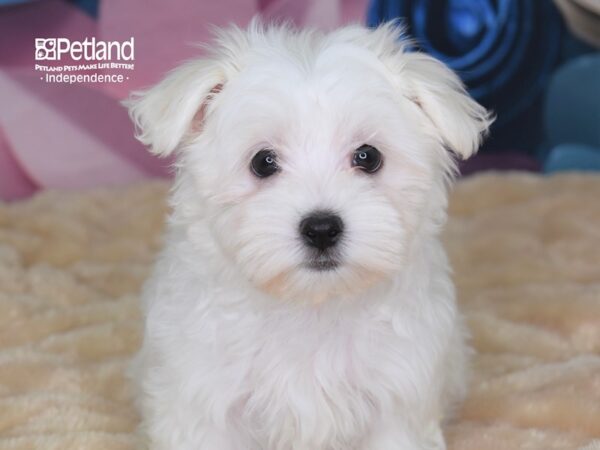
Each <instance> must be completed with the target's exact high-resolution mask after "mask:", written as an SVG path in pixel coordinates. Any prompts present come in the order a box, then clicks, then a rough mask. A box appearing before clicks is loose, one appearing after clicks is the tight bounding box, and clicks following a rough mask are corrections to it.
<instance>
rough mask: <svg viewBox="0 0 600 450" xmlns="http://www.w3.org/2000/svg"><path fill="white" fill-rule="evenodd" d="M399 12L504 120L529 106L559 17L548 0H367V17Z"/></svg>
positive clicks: (424, 46)
mask: <svg viewBox="0 0 600 450" xmlns="http://www.w3.org/2000/svg"><path fill="white" fill-rule="evenodd" d="M397 18H401V19H403V22H402V23H404V25H406V26H407V29H408V33H409V35H410V36H411V37H413V38H415V39H416V41H417V44H418V47H419V49H421V50H423V51H426V52H428V53H429V54H431V55H432V56H435V57H436V58H438V59H440V60H442V61H444V62H445V63H446V64H448V65H449V66H450V67H451V68H452V69H454V70H455V71H456V72H457V73H458V74H459V75H460V76H461V78H462V79H463V81H464V82H465V83H466V85H467V87H468V88H469V92H470V93H471V95H472V96H473V97H474V98H475V99H477V100H478V101H479V102H480V103H482V104H483V105H484V106H486V107H488V108H491V109H493V110H494V111H495V112H496V114H497V116H498V119H497V122H496V124H495V129H496V130H498V129H501V128H502V127H507V126H508V125H509V124H510V123H511V122H513V121H515V120H516V119H517V118H518V116H519V115H520V114H522V113H523V112H524V111H525V110H526V109H527V108H529V107H531V106H532V105H533V104H534V103H535V101H536V100H537V99H538V98H539V95H540V93H541V92H542V90H543V88H544V87H545V86H546V84H547V82H548V80H549V76H550V74H551V71H552V69H553V68H554V66H555V65H556V63H557V61H558V57H559V54H560V43H561V35H562V30H563V26H562V21H561V18H560V16H559V14H558V12H557V10H556V8H555V6H554V4H553V2H551V1H548V0H543V1H538V0H372V1H371V3H370V6H369V9H368V12H367V23H368V25H369V26H376V25H378V24H379V23H382V22H386V21H389V20H392V19H397Z"/></svg>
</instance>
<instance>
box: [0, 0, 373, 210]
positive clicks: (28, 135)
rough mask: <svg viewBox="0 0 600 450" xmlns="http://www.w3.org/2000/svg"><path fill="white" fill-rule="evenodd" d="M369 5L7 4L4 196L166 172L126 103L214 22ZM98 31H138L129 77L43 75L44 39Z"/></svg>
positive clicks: (232, 0) (2, 22) (119, 36)
mask: <svg viewBox="0 0 600 450" xmlns="http://www.w3.org/2000/svg"><path fill="white" fill-rule="evenodd" d="M366 7H367V0H307V1H299V0H219V1H216V2H208V1H200V2H199V1H197V0H174V1H169V2H165V1H162V0H127V1H123V0H102V1H101V2H100V13H99V18H98V20H97V21H96V20H94V19H92V18H90V17H89V16H87V15H86V14H85V13H83V12H82V11H80V10H79V9H78V8H76V7H74V6H73V5H72V4H70V3H68V2H65V1H61V0H47V1H44V2H32V3H27V4H24V5H19V6H12V7H4V8H0V99H1V101H0V198H2V199H8V200H11V199H17V198H22V197H24V196H27V195H30V194H31V193H33V192H35V190H37V189H43V188H62V189H77V188H84V187H93V186H98V185H110V184H123V183H130V182H133V181H136V180H140V179H143V178H146V177H153V176H166V175H167V174H168V170H167V162H165V161H164V160H159V159H157V158H154V157H152V156H150V155H149V154H148V153H147V152H146V150H145V149H144V148H143V147H142V146H141V144H139V143H138V142H137V141H135V139H133V127H132V125H131V123H130V121H129V119H128V117H127V114H126V111H125V110H124V108H123V107H122V106H121V105H120V103H119V101H120V100H121V99H123V98H125V97H126V96H127V95H128V93H129V92H130V91H131V90H133V89H138V88H141V87H145V86H148V85H151V84H153V83H155V82H156V81H158V80H159V79H160V78H161V77H162V76H163V75H164V73H165V72H166V71H168V70H170V69H171V68H173V67H174V66H176V65H177V64H179V63H180V62H181V61H183V60H185V59H188V58H191V57H194V56H197V55H198V54H199V53H200V50H198V48H197V47H194V46H193V45H192V44H194V43H199V42H205V41H207V40H208V39H210V25H217V26H219V25H227V24H229V23H236V24H238V25H240V26H244V25H245V24H246V23H247V22H248V21H249V20H250V19H251V18H252V17H253V16H254V15H256V14H262V15H263V16H264V17H265V19H267V20H269V19H286V20H292V21H293V22H295V23H296V24H298V25H300V26H315V27H320V28H324V29H328V28H333V27H336V26H339V25H341V24H343V23H346V22H361V21H362V20H363V16H364V12H365V11H366ZM92 36H95V37H97V38H99V39H105V40H124V39H129V38H131V37H134V38H135V70H134V71H132V72H129V73H128V75H129V79H127V80H126V81H125V82H123V83H122V84H90V85H82V84H79V85H75V84H70V85H66V84H49V83H45V82H44V81H42V80H40V76H41V74H40V73H39V72H36V71H34V64H35V61H34V52H33V50H34V45H33V43H34V39H35V38H36V37H37V38H40V37H46V38H47V37H66V38H70V39H72V40H74V39H77V40H83V39H84V38H85V37H92ZM63 63H66V64H68V63H69V62H64V61H63ZM73 63H76V62H73ZM44 64H46V65H50V64H52V63H49V62H44ZM55 64H61V63H55Z"/></svg>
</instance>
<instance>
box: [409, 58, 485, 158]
mask: <svg viewBox="0 0 600 450" xmlns="http://www.w3.org/2000/svg"><path fill="white" fill-rule="evenodd" d="M403 59H404V64H403V68H402V74H403V81H404V82H406V84H407V87H408V90H409V92H408V93H407V95H408V96H409V98H410V99H411V100H412V101H414V102H415V103H416V104H417V105H418V106H419V107H420V108H421V109H422V110H423V111H424V113H425V114H426V115H427V116H428V117H429V119H430V120H431V122H432V123H433V125H434V126H435V127H436V129H437V132H438V134H439V136H440V139H441V141H442V142H443V143H444V145H446V146H447V147H449V148H450V149H451V150H452V151H453V152H454V153H455V154H457V155H458V156H459V157H460V158H462V159H467V158H469V157H470V156H472V155H473V154H474V153H475V152H476V151H477V149H478V148H479V145H480V144H481V141H482V139H483V137H484V136H485V135H486V134H487V131H488V128H489V126H490V125H491V124H492V122H493V121H494V117H493V116H492V115H491V114H490V113H489V112H488V111H487V110H486V109H485V108H484V107H483V106H481V105H480V104H479V103H477V102H476V101H475V100H473V99H472V98H471V97H470V96H469V94H468V93H467V92H466V90H465V87H464V85H463V84H462V82H461V80H460V79H459V78H458V76H457V75H456V74H455V73H454V72H453V71H452V70H450V69H449V68H448V67H446V66H445V65H444V64H442V63H441V62H440V61H438V60H436V59H434V58H432V57H430V56H428V55H426V54H424V53H418V52H414V53H404V54H403Z"/></svg>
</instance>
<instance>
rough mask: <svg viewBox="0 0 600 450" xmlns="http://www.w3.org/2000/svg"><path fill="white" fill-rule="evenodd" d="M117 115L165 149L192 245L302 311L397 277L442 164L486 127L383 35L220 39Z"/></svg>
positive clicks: (439, 191)
mask: <svg viewBox="0 0 600 450" xmlns="http://www.w3.org/2000/svg"><path fill="white" fill-rule="evenodd" d="M129 107H130V112H131V116H132V117H133V120H134V121H135V123H136V125H137V128H138V138H139V139H140V140H141V141H142V142H143V143H145V144H146V145H148V146H149V147H150V149H151V151H152V152H154V153H156V154H158V155H169V154H170V153H172V152H174V151H176V152H177V155H178V156H177V157H178V163H177V166H178V168H179V183H178V188H177V190H176V192H175V199H174V204H175V209H176V212H175V215H176V217H179V220H181V221H183V222H184V223H187V224H188V225H189V227H190V230H192V231H190V233H189V236H190V239H191V240H192V242H191V244H192V245H198V246H202V245H206V241H207V240H208V241H210V242H211V243H216V244H217V248H218V249H219V250H218V251H219V252H220V253H221V254H222V255H224V256H225V258H227V261H228V263H229V264H231V266H232V267H235V269H236V270H239V272H240V273H241V275H242V276H243V277H245V278H246V279H247V280H249V281H250V282H251V283H252V284H253V285H254V286H255V287H257V288H259V289H261V290H263V291H266V292H268V293H270V294H272V295H273V296H275V297H280V298H298V299H300V298H304V299H307V298H308V299H312V300H313V301H319V300H324V299H327V298H330V297H333V296H339V295H351V294H357V293H360V292H361V291H363V290H365V289H366V288H368V287H369V286H372V285H374V284H376V283H379V282H382V281H385V280H389V279H390V278H392V277H393V276H394V275H395V274H397V273H398V272H400V271H402V270H403V268H404V267H405V265H406V264H407V263H408V262H409V261H410V258H411V257H412V256H411V249H412V248H413V247H414V243H415V242H419V241H421V242H422V241H423V239H427V237H429V236H432V235H434V234H435V233H436V232H437V229H438V228H439V226H440V225H441V224H442V223H443V222H444V220H445V207H446V185H447V182H448V180H449V179H451V177H452V173H453V171H454V162H453V159H454V158H453V157H454V156H455V155H456V156H458V157H460V158H468V157H469V156H470V155H472V154H473V153H474V152H475V151H476V150H477V147H478V146H479V143H480V138H481V135H482V134H483V133H484V132H485V131H486V129H487V127H488V125H489V123H490V118H489V116H488V114H487V112H486V111H485V110H484V109H483V108H482V107H481V106H480V105H478V104H477V103H475V102H474V101H473V100H472V99H470V98H469V97H468V95H467V94H466V92H465V90H464V88H463V86H462V84H461V83H460V81H459V79H458V78H457V77H456V75H455V74H454V73H452V72H451V71H450V70H449V69H447V68H446V67H445V66H444V65H443V64H441V63H440V62H438V61H436V60H434V59H432V58H431V57H429V56H426V55H424V54H422V53H411V52H407V51H406V49H405V46H404V45H403V42H402V39H401V36H400V34H399V31H398V29H397V27H394V26H392V25H387V26H382V27H380V28H378V29H375V30H369V29H366V28H362V27H358V26H354V27H348V28H343V29H340V30H337V31H334V32H332V33H329V34H321V33H318V32H313V31H300V32H299V31H294V30H292V29H290V28H289V27H286V26H273V27H263V26H261V25H260V24H258V23H256V22H254V23H253V24H251V25H250V27H249V28H248V30H240V29H237V28H232V29H229V30H225V31H220V32H218V36H217V39H216V42H215V45H214V48H213V49H212V51H211V53H210V54H209V55H208V57H207V58H206V59H203V60H198V61H192V62H190V63H188V64H186V65H184V66H182V67H180V68H178V69H176V70H175V71H174V72H172V73H171V74H170V75H169V76H168V77H167V78H166V79H165V80H164V81H162V82H161V83H159V84H158V85H157V86H155V87H154V88H152V89H150V90H148V91H146V92H139V93H134V95H133V96H132V98H131V100H130V101H129ZM194 229H198V230H200V229H201V230H203V231H201V232H197V233H195V232H194V231H193V230H194Z"/></svg>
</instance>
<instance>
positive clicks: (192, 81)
mask: <svg viewBox="0 0 600 450" xmlns="http://www.w3.org/2000/svg"><path fill="white" fill-rule="evenodd" d="M224 78H225V76H224V74H223V70H222V69H221V67H220V66H219V65H218V64H217V62H216V61H214V60H210V59H206V60H196V61H191V62H188V63H187V64H184V65H183V66H181V67H179V68H177V69H175V70H174V71H172V72H171V73H170V74H169V75H167V77H166V78H165V79H164V80H162V81H161V82H160V83H158V84H157V85H156V86H154V87H152V88H150V89H149V90H147V91H137V92H133V93H132V94H131V96H130V97H129V99H128V100H125V101H124V102H123V104H124V105H125V106H126V107H127V108H128V109H129V115H130V117H131V119H132V120H133V122H134V123H135V126H136V138H137V139H138V140H139V141H140V142H142V143H143V144H145V145H147V146H148V147H149V149H150V151H151V152H152V153H154V154H156V155H158V156H168V155H170V154H171V153H172V152H173V151H174V150H175V149H176V148H177V147H178V146H179V145H180V144H181V142H182V141H183V140H184V138H185V136H186V135H188V134H189V133H191V132H193V131H197V129H198V128H200V126H201V122H202V121H203V119H204V117H203V116H204V112H205V110H206V105H207V102H208V100H210V98H211V96H213V95H215V94H216V93H218V91H220V90H221V88H222V86H223V83H224Z"/></svg>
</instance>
